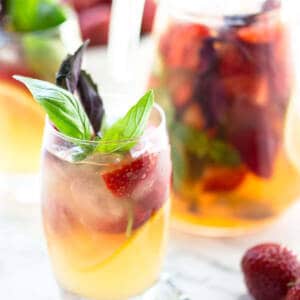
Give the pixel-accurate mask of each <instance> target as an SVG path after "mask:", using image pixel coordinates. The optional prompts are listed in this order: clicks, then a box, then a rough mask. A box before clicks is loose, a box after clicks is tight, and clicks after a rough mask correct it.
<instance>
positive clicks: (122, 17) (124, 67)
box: [108, 0, 145, 84]
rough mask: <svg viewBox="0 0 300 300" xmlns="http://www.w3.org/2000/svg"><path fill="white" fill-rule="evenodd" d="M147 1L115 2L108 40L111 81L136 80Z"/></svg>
mask: <svg viewBox="0 0 300 300" xmlns="http://www.w3.org/2000/svg"><path fill="white" fill-rule="evenodd" d="M144 5H145V0H113V3H112V11H111V19H110V20H111V21H110V29H109V40H108V63H109V72H110V75H111V79H112V80H114V81H115V82H118V83H123V84H124V83H125V82H130V81H132V80H134V74H136V62H137V59H136V55H137V50H138V45H139V40H140V33H141V24H142V17H143V11H144Z"/></svg>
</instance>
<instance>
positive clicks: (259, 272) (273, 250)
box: [241, 243, 300, 300]
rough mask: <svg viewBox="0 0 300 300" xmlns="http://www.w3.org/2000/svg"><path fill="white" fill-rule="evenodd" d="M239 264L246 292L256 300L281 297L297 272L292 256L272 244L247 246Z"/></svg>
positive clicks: (297, 268)
mask: <svg viewBox="0 0 300 300" xmlns="http://www.w3.org/2000/svg"><path fill="white" fill-rule="evenodd" d="M241 265H242V270H243V272H244V277H245V282H246V285H247V287H248V290H249V293H250V294H251V295H252V296H253V297H254V299H256V300H283V299H284V297H285V296H286V294H287V292H288V289H289V286H290V284H293V283H294V282H295V281H296V279H297V277H298V276H299V274H300V272H299V263H298V261H297V258H296V256H295V255H294V254H292V253H291V252H290V251H289V250H287V249H286V248H284V247H282V246H280V245H278V244H273V243H269V244H261V245H258V246H255V247H253V248H251V249H249V250H248V251H247V252H246V254H245V255H244V257H243V259H242V263H241Z"/></svg>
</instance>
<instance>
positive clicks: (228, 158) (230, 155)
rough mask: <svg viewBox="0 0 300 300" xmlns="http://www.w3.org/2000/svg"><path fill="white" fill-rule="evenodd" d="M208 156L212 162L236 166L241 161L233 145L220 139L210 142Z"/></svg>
mask: <svg viewBox="0 0 300 300" xmlns="http://www.w3.org/2000/svg"><path fill="white" fill-rule="evenodd" d="M209 157H210V159H211V160H212V161H213V162H214V163H217V164H222V165H225V166H237V165H239V164H240V163H241V157H240V154H239V152H238V151H237V150H236V149H235V148H234V147H233V146H231V145H229V144H226V143H224V142H222V141H220V140H214V141H212V142H211V145H210V150H209Z"/></svg>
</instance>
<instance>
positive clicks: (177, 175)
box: [171, 139, 188, 191]
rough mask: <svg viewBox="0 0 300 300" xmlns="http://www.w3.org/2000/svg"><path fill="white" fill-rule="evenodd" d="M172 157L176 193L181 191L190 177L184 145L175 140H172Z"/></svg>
mask: <svg viewBox="0 0 300 300" xmlns="http://www.w3.org/2000/svg"><path fill="white" fill-rule="evenodd" d="M171 156H172V166H173V175H172V179H173V180H172V181H173V188H174V191H180V190H181V189H182V185H183V183H184V181H185V179H186V178H187V176H188V163H187V157H186V153H185V151H184V147H183V145H182V144H181V143H180V142H179V141H176V140H174V139H172V147H171Z"/></svg>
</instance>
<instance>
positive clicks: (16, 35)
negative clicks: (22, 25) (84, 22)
mask: <svg viewBox="0 0 300 300" xmlns="http://www.w3.org/2000/svg"><path fill="white" fill-rule="evenodd" d="M65 11H66V16H67V18H66V20H65V21H64V22H62V23H60V24H58V25H55V26H52V27H49V28H45V29H40V30H33V31H24V32H22V31H21V32H19V31H13V30H6V29H5V25H6V24H7V22H5V21H4V22H3V23H2V25H1V26H0V33H1V32H2V33H4V35H5V37H6V38H8V39H11V40H20V39H22V38H23V37H24V36H27V35H40V36H50V35H53V34H56V33H57V32H59V31H60V29H61V28H62V27H63V26H65V25H66V24H67V23H68V22H70V18H75V17H76V15H75V13H74V11H73V10H72V9H71V8H69V7H67V8H66V9H65Z"/></svg>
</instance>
